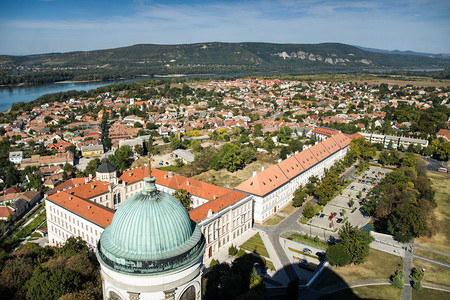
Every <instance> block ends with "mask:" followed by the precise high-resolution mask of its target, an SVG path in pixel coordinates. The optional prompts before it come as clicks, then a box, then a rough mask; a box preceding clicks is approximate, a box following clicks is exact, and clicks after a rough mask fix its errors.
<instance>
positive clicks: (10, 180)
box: [6, 165, 20, 186]
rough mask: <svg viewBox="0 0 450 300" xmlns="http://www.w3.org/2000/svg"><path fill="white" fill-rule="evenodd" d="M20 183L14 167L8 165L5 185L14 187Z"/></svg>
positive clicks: (17, 172)
mask: <svg viewBox="0 0 450 300" xmlns="http://www.w3.org/2000/svg"><path fill="white" fill-rule="evenodd" d="M19 182H20V173H19V171H18V170H17V169H16V167H15V166H14V165H9V167H8V170H7V172H6V185H7V186H14V185H16V184H17V183H19Z"/></svg>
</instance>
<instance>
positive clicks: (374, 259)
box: [317, 249, 403, 289]
mask: <svg viewBox="0 0 450 300" xmlns="http://www.w3.org/2000/svg"><path fill="white" fill-rule="evenodd" d="M397 269H403V262H402V258H401V257H398V256H395V255H391V254H387V253H385V252H381V251H378V250H374V249H370V253H369V257H368V258H367V261H366V262H365V263H362V264H360V265H354V266H346V267H339V268H333V272H332V273H330V274H329V275H328V276H327V277H325V278H324V279H323V280H322V281H321V282H320V283H319V285H318V287H317V289H321V288H324V287H327V286H330V285H333V284H337V283H340V282H342V281H345V282H352V281H355V280H360V279H373V278H384V279H389V277H390V276H391V275H392V274H394V272H395V271H396V270H397Z"/></svg>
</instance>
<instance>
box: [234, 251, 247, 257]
mask: <svg viewBox="0 0 450 300" xmlns="http://www.w3.org/2000/svg"><path fill="white" fill-rule="evenodd" d="M244 255H245V251H244V250H242V249H239V251H238V252H237V253H236V257H238V258H239V257H242V256H244Z"/></svg>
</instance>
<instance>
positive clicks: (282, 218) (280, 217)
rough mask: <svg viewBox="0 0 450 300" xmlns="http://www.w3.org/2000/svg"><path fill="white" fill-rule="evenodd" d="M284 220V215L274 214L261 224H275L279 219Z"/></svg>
mask: <svg viewBox="0 0 450 300" xmlns="http://www.w3.org/2000/svg"><path fill="white" fill-rule="evenodd" d="M283 220H284V217H282V216H279V215H277V214H274V215H273V216H271V217H270V218H269V219H268V220H267V221H265V222H264V223H263V225H277V224H278V223H280V222H281V221H283Z"/></svg>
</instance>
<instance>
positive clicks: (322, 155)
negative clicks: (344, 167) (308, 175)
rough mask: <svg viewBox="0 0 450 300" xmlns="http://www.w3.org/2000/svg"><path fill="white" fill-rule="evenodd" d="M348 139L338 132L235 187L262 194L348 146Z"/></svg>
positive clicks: (258, 194)
mask: <svg viewBox="0 0 450 300" xmlns="http://www.w3.org/2000/svg"><path fill="white" fill-rule="evenodd" d="M350 140H351V139H350V138H348V137H347V136H346V135H345V134H343V133H338V134H336V135H334V136H332V137H330V138H329V139H327V140H325V141H322V142H320V143H318V144H316V145H314V146H312V147H310V148H308V149H306V150H303V151H302V152H300V153H297V154H295V155H294V156H291V157H289V158H288V159H285V160H283V161H281V162H280V163H278V164H276V165H273V166H271V167H270V168H268V169H265V170H264V171H262V172H259V173H257V174H256V175H255V176H254V177H250V178H249V179H247V180H246V181H244V182H243V183H241V184H240V185H238V186H237V187H236V189H238V190H241V191H244V192H246V193H250V194H253V195H257V196H264V195H266V194H268V193H270V192H272V191H274V190H275V189H277V188H278V187H280V186H281V185H283V184H285V183H286V182H288V181H289V180H291V179H292V178H294V177H295V176H297V175H299V174H301V173H302V172H303V171H305V170H307V169H309V168H311V167H313V166H314V165H316V164H317V163H319V162H320V161H322V160H324V159H326V158H327V157H328V156H330V155H331V154H333V153H335V152H336V151H338V150H340V149H342V148H344V147H346V146H348V144H350Z"/></svg>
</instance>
